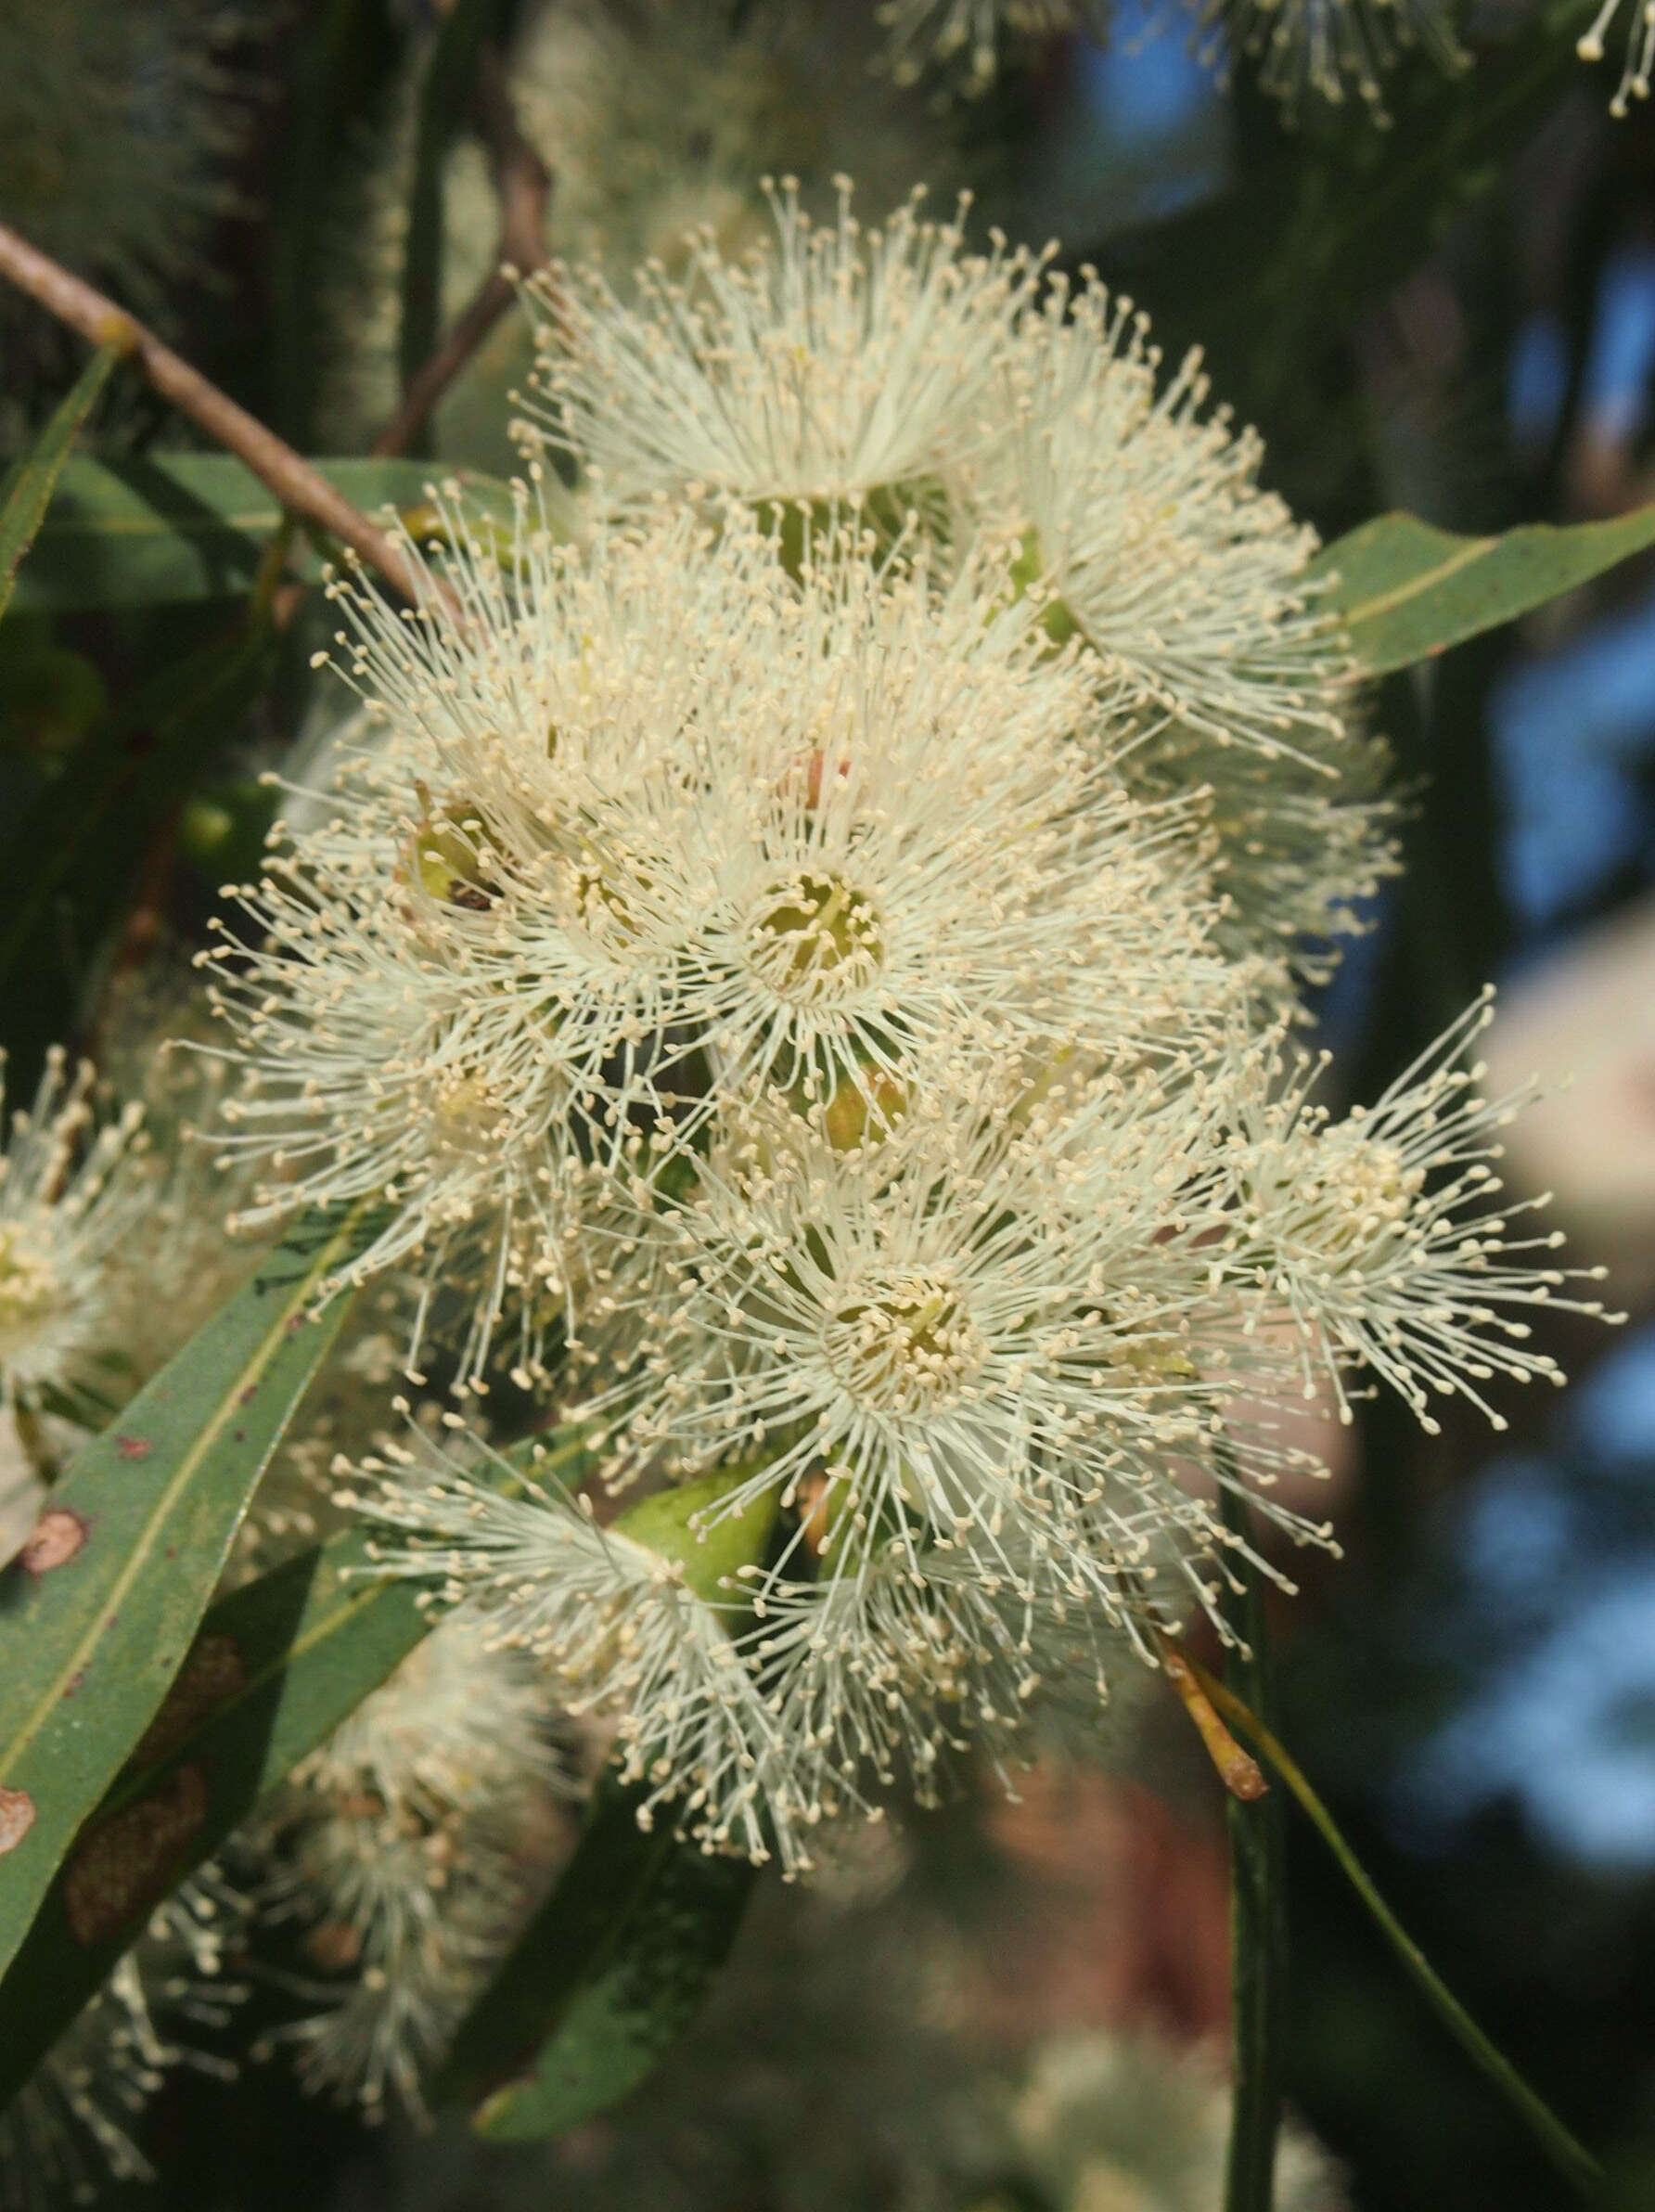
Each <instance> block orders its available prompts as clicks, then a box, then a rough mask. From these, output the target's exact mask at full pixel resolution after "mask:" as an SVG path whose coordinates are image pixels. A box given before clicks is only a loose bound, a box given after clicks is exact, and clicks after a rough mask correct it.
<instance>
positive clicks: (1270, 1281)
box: [1224, 991, 1605, 1434]
mask: <svg viewBox="0 0 1655 2212" xmlns="http://www.w3.org/2000/svg"><path fill="white" fill-rule="evenodd" d="M1493 999H1494V994H1493V992H1492V991H1485V992H1484V993H1483V994H1482V997H1480V998H1478V999H1477V1001H1476V1002H1475V1003H1474V1004H1473V1005H1472V1006H1471V1007H1470V1008H1469V1010H1467V1011H1466V1012H1465V1013H1464V1014H1462V1015H1461V1016H1460V1018H1459V1020H1458V1021H1456V1022H1453V1023H1452V1024H1451V1025H1450V1026H1449V1028H1448V1029H1447V1030H1445V1031H1444V1033H1443V1035H1442V1036H1440V1037H1439V1038H1438V1039H1437V1040H1436V1041H1435V1043H1434V1044H1432V1045H1430V1046H1428V1047H1427V1048H1426V1049H1425V1051H1424V1052H1422V1053H1421V1054H1420V1055H1419V1057H1418V1059H1417V1060H1416V1061H1414V1062H1413V1063H1412V1065H1411V1066H1409V1067H1408V1068H1406V1069H1405V1070H1404V1072H1403V1073H1402V1074H1400V1075H1398V1076H1397V1077H1396V1079H1395V1080H1394V1081H1393V1082H1392V1084H1390V1085H1389V1086H1388V1087H1387V1088H1386V1089H1385V1090H1384V1092H1383V1093H1382V1094H1381V1095H1380V1097H1379V1099H1378V1100H1376V1101H1375V1103H1374V1104H1373V1105H1372V1106H1370V1107H1360V1106H1357V1107H1353V1108H1352V1109H1351V1111H1350V1112H1349V1113H1348V1114H1347V1115H1346V1116H1345V1118H1344V1119H1343V1120H1342V1121H1338V1122H1336V1121H1333V1120H1331V1119H1330V1117H1329V1115H1328V1110H1327V1109H1326V1107H1324V1106H1321V1105H1318V1104H1317V1103H1315V1100H1314V1099H1313V1097H1312V1095H1311V1094H1312V1088H1313V1086H1314V1084H1315V1079H1316V1077H1317V1076H1318V1075H1319V1074H1321V1072H1322V1069H1323V1067H1324V1066H1325V1064H1326V1062H1325V1061H1313V1062H1310V1063H1308V1064H1305V1065H1302V1066H1301V1068H1300V1069H1299V1071H1298V1072H1297V1073H1296V1074H1288V1072H1287V1070H1286V1068H1285V1067H1284V1064H1283V1061H1282V1059H1281V1058H1280V1057H1279V1056H1278V1055H1277V1054H1276V1053H1273V1052H1270V1051H1268V1050H1267V1051H1265V1052H1264V1053H1263V1054H1262V1055H1261V1056H1260V1058H1259V1060H1258V1061H1257V1063H1256V1075H1255V1087H1254V1088H1253V1089H1252V1092H1251V1096H1249V1095H1248V1093H1247V1092H1246V1091H1245V1090H1244V1089H1239V1088H1238V1101H1237V1102H1238V1107H1239V1110H1240V1118H1239V1122H1238V1130H1237V1134H1236V1137H1235V1139H1234V1156H1233V1164H1232V1168H1231V1174H1232V1177H1233V1179H1234V1185H1235V1191H1236V1214H1237V1235H1236V1238H1235V1241H1234V1242H1233V1245H1232V1247H1231V1250H1230V1252H1229V1253H1228V1254H1227V1255H1226V1257H1225V1262H1224V1265H1225V1268H1226V1270H1228V1271H1229V1272H1230V1273H1231V1274H1232V1276H1233V1278H1234V1280H1237V1281H1238V1282H1240V1283H1245V1282H1246V1281H1247V1280H1249V1279H1251V1280H1252V1281H1254V1282H1255V1283H1256V1285H1257V1286H1258V1288H1259V1289H1260V1290H1261V1291H1262V1292H1264V1294H1265V1297H1266V1299H1267V1300H1269V1301H1272V1302H1274V1303H1275V1304H1276V1305H1277V1309H1278V1310H1279V1309H1280V1308H1281V1307H1285V1308H1286V1310H1287V1311H1288V1312H1289V1314H1290V1315H1291V1317H1292V1318H1293V1320H1294V1321H1295V1322H1296V1323H1297V1325H1298V1327H1299V1329H1300V1330H1301V1331H1302V1338H1303V1354H1302V1357H1303V1390H1304V1395H1306V1396H1307V1397H1310V1396H1314V1395H1316V1384H1317V1378H1318V1376H1320V1375H1326V1376H1327V1378H1328V1381H1329V1382H1331V1383H1332V1385H1333V1388H1334V1390H1335V1392H1336V1393H1337V1395H1338V1400H1339V1407H1340V1412H1341V1417H1342V1418H1343V1419H1344V1420H1346V1421H1348V1420H1349V1419H1350V1417H1351V1415H1350V1406H1349V1403H1348V1399H1347V1396H1346V1393H1345V1388H1344V1382H1343V1379H1342V1378H1343V1375H1344V1373H1345V1372H1346V1371H1348V1370H1352V1369H1355V1370H1368V1371H1371V1372H1372V1373H1374V1374H1376V1375H1378V1376H1379V1377H1380V1378H1381V1379H1382V1380H1383V1381H1384V1382H1388V1383H1390V1385H1391V1386H1392V1389H1394V1390H1395V1391H1396V1392H1397V1393H1398V1395H1400V1396H1401V1397H1403V1398H1404V1399H1405V1401H1406V1403H1407V1404H1408V1405H1409V1406H1410V1407H1411V1408H1413V1410H1414V1412H1415V1414H1416V1415H1417V1417H1418V1420H1419V1421H1420V1424H1421V1426H1422V1427H1424V1428H1425V1429H1426V1430H1427V1431H1428V1432H1430V1433H1433V1434H1434V1433H1435V1430H1436V1427H1437V1422H1436V1421H1435V1419H1434V1418H1433V1416H1432V1415H1431V1413H1430V1398H1431V1395H1432V1394H1435V1395H1442V1396H1451V1395H1459V1396H1461V1397H1464V1398H1468V1399H1469V1401H1470V1402H1471V1404H1472V1405H1474V1406H1477V1407H1478V1408H1481V1409H1482V1412H1484V1413H1485V1414H1486V1415H1487V1416H1488V1419H1489V1420H1490V1421H1491V1422H1492V1423H1493V1425H1494V1426H1495V1428H1496V1429H1503V1428H1505V1426H1506V1425H1507V1423H1506V1420H1505V1417H1504V1416H1503V1415H1502V1414H1500V1413H1498V1412H1496V1411H1495V1408H1492V1407H1491V1406H1490V1405H1489V1404H1488V1403H1487V1401H1486V1399H1485V1398H1484V1396H1483V1395H1482V1385H1483V1384H1485V1383H1487V1382H1490V1381H1492V1380H1493V1379H1494V1378H1495V1377H1496V1376H1505V1377H1508V1378H1510V1379H1512V1380H1514V1381H1517V1382H1527V1381H1530V1380H1532V1379H1533V1378H1536V1377H1540V1378H1544V1379H1545V1380H1546V1381H1547V1382H1555V1383H1560V1382H1562V1380H1563V1377H1562V1374H1561V1372H1560V1370H1559V1367H1558V1364H1557V1362H1556V1360H1555V1359H1553V1358H1552V1357H1551V1356H1550V1354H1549V1353H1546V1352H1545V1351H1539V1350H1535V1349H1533V1348H1531V1345H1530V1342H1529V1340H1530V1337H1531V1336H1532V1334H1533V1316H1535V1315H1536V1314H1537V1313H1540V1312H1543V1311H1544V1310H1545V1309H1547V1308H1550V1309H1553V1310H1557V1309H1561V1310H1565V1311H1568V1312H1572V1313H1584V1314H1590V1315H1594V1316H1597V1317H1602V1315H1603V1306H1602V1304H1601V1302H1600V1301H1598V1300H1597V1299H1579V1298H1575V1297H1572V1296H1568V1295H1565V1294H1563V1293H1564V1292H1566V1291H1567V1288H1568V1285H1569V1284H1570V1283H1571V1282H1572V1281H1582V1280H1589V1281H1600V1280H1602V1279H1603V1276H1604V1273H1605V1270H1604V1269H1603V1268H1601V1267H1597V1268H1591V1269H1585V1270H1582V1269H1564V1268H1560V1267H1557V1266H1555V1265H1554V1264H1552V1262H1551V1261H1550V1260H1548V1259H1547V1258H1546V1256H1545V1255H1546V1254H1552V1253H1555V1252H1556V1251H1557V1249H1558V1248H1559V1245H1561V1243H1562V1242H1563V1237H1562V1233H1561V1231H1559V1230H1552V1231H1550V1232H1547V1233H1535V1234H1533V1235H1529V1234H1517V1235H1514V1234H1512V1233H1511V1225H1512V1223H1513V1222H1514V1221H1518V1220H1519V1219H1520V1217H1526V1216H1528V1215H1532V1214H1533V1213H1534V1212H1535V1211H1536V1210H1537V1209H1538V1208H1540V1207H1542V1206H1544V1205H1545V1204H1546V1199H1545V1197H1544V1196H1542V1197H1538V1198H1524V1199H1514V1200H1510V1201H1507V1202H1502V1200H1501V1195H1500V1194H1501V1183H1500V1179H1499V1176H1498V1174H1497V1172H1496V1168H1495V1165H1494V1163H1496V1162H1497V1161H1498V1160H1499V1159H1500V1157H1501V1154H1502V1150H1503V1148H1502V1145H1501V1143H1500V1140H1499V1132H1500V1131H1501V1130H1502V1129H1504V1128H1505V1127H1507V1125H1509V1124H1510V1123H1511V1122H1512V1121H1513V1120H1514V1119H1515V1118H1516V1115H1517V1113H1518V1111H1519V1109H1520V1106H1521V1104H1522V1103H1523V1100H1524V1099H1525V1098H1526V1097H1527V1096H1528V1095H1529V1093H1528V1092H1527V1091H1519V1092H1517V1093H1516V1094H1514V1095H1512V1096H1509V1097H1507V1098H1502V1099H1495V1100H1485V1099H1483V1098H1481V1097H1480V1096H1479V1095H1478V1091H1477V1086H1478V1085H1479V1083H1480V1082H1481V1081H1482V1075H1483V1074H1484V1070H1483V1069H1482V1067H1481V1066H1471V1067H1467V1066H1465V1065H1464V1064H1463V1054H1464V1053H1465V1050H1466V1048H1468V1046H1469V1044H1470V1043H1471V1041H1472V1040H1473V1039H1474V1038H1475V1037H1476V1036H1478V1035H1480V1034H1481V1033H1482V1030H1483V1029H1485V1028H1486V1027H1487V1025H1488V1023H1489V1022H1491V1021H1492V1020H1493V1018H1494V1005H1493Z"/></svg>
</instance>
